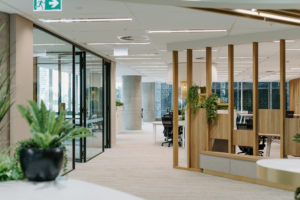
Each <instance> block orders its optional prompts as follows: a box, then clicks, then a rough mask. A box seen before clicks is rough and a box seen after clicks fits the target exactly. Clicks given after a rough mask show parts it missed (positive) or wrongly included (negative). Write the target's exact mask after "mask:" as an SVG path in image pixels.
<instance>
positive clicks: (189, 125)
mask: <svg viewBox="0 0 300 200" xmlns="http://www.w3.org/2000/svg"><path fill="white" fill-rule="evenodd" d="M186 55H187V66H186V68H187V69H186V74H187V77H186V82H187V90H188V91H189V89H190V87H192V84H193V50H192V49H187V53H186ZM191 135H192V111H191V108H187V141H188V142H187V167H188V168H191V163H192V161H191V143H192V142H191Z"/></svg>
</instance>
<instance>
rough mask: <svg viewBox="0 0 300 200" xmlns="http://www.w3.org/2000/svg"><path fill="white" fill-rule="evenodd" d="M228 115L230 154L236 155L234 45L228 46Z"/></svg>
mask: <svg viewBox="0 0 300 200" xmlns="http://www.w3.org/2000/svg"><path fill="white" fill-rule="evenodd" d="M228 115H229V116H228V153H234V152H235V149H234V146H233V128H234V127H233V124H234V122H233V120H234V119H233V115H234V46H233V45H232V44H230V45H228Z"/></svg>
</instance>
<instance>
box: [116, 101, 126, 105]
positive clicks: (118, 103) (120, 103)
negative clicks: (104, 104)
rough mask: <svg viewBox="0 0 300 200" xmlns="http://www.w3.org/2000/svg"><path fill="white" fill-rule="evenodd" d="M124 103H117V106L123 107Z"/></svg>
mask: <svg viewBox="0 0 300 200" xmlns="http://www.w3.org/2000/svg"><path fill="white" fill-rule="evenodd" d="M123 105H124V103H122V102H121V101H116V106H123Z"/></svg>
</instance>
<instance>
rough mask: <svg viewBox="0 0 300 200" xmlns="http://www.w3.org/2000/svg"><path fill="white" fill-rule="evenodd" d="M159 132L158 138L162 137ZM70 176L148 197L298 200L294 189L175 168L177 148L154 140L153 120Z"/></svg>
mask: <svg viewBox="0 0 300 200" xmlns="http://www.w3.org/2000/svg"><path fill="white" fill-rule="evenodd" d="M160 131H161V130H158V131H157V133H158V135H159V137H158V140H162V134H161V133H160ZM180 151H181V152H180V155H181V158H180V160H181V162H182V163H185V156H184V155H185V153H184V152H185V151H184V149H181V150H180ZM68 176H69V177H71V178H76V179H80V180H85V181H88V182H91V183H95V184H99V185H102V186H106V187H110V188H113V189H117V190H120V191H123V192H127V193H130V194H133V195H136V196H138V197H142V198H144V199H149V200H152V199H153V200H159V199H163V200H167V199H171V200H190V199H191V200H192V199H195V200H201V199H203V200H209V199H222V200H226V199H230V200H235V199H236V200H247V199H249V200H252V199H254V200H263V199H265V200H276V199H278V200H279V199H280V200H284V199H289V200H291V199H293V193H292V192H288V191H283V190H279V189H274V188H269V187H264V186H260V185H255V184H249V183H244V182H239V181H234V180H230V179H225V178H220V177H215V176H210V175H206V174H202V173H198V172H189V171H185V170H176V169H173V168H172V148H168V147H161V146H160V144H156V145H154V144H153V135H152V126H151V124H144V131H135V132H126V133H122V134H120V135H118V144H117V146H116V147H115V148H113V149H109V150H106V152H105V153H103V154H101V155H100V156H98V157H96V158H94V159H93V160H91V161H89V162H88V163H85V164H77V165H76V170H74V171H73V172H71V173H70V174H69V175H68ZM87 195H88V194H87ZM99 199H101V197H99Z"/></svg>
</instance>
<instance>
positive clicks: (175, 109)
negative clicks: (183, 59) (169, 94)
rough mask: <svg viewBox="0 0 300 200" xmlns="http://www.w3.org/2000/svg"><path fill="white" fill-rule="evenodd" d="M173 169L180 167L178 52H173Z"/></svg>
mask: <svg viewBox="0 0 300 200" xmlns="http://www.w3.org/2000/svg"><path fill="white" fill-rule="evenodd" d="M173 167H174V168H175V167H178V51H173Z"/></svg>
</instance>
